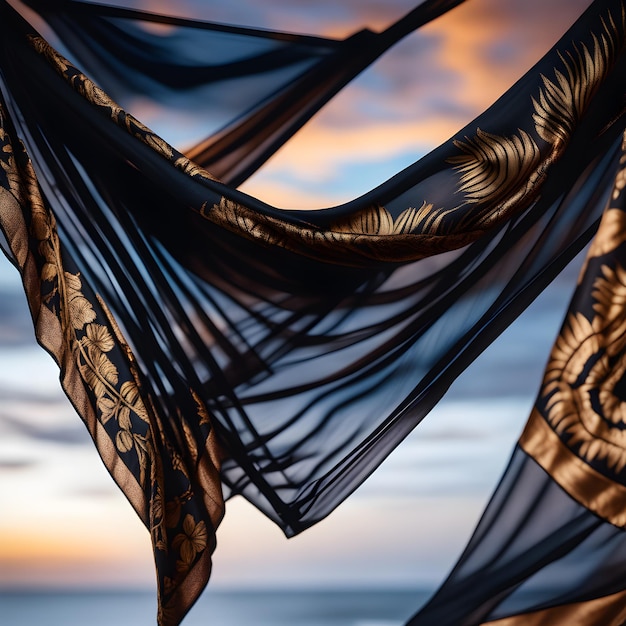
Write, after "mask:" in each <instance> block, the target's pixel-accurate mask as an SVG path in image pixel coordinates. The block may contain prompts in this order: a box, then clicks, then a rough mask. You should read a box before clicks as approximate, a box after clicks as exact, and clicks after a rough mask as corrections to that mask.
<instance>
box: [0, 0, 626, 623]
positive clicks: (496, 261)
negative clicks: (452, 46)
mask: <svg viewBox="0 0 626 626" xmlns="http://www.w3.org/2000/svg"><path fill="white" fill-rule="evenodd" d="M456 4H458V2H436V1H427V2H424V3H423V4H421V5H420V6H418V7H417V8H416V9H415V11H413V12H412V13H410V14H409V16H408V17H407V20H408V21H402V20H401V21H400V22H399V23H398V24H399V25H395V26H392V27H391V28H390V29H389V31H385V33H389V32H391V33H392V34H393V36H390V35H385V33H383V34H382V35H380V39H378V38H377V37H378V36H376V35H372V34H367V35H362V36H363V37H370V38H372V41H378V42H379V43H377V44H376V45H375V46H374V47H373V48H372V49H370V48H369V46H367V47H366V50H367V51H366V52H362V51H363V48H362V47H361V46H351V45H350V44H348V43H346V42H332V41H327V40H320V39H316V38H301V37H288V36H284V35H273V34H263V35H261V34H259V33H258V31H250V30H249V29H236V28H230V27H228V28H227V27H217V26H214V25H206V24H197V23H191V22H189V21H187V20H180V19H175V18H163V17H159V16H155V15H149V14H143V13H138V12H136V11H133V12H130V13H129V12H126V11H123V10H120V11H118V10H112V9H110V8H108V7H100V6H98V5H89V6H88V7H87V6H85V5H83V4H82V3H78V2H54V3H45V5H44V4H43V3H41V4H39V3H34V2H33V3H31V5H32V7H33V8H34V9H39V10H41V15H42V17H43V18H45V20H47V22H48V23H49V25H50V26H51V27H52V28H54V29H56V30H57V36H58V37H59V38H60V40H61V41H62V43H63V46H64V48H65V49H66V50H67V51H68V53H71V54H72V55H73V56H74V57H75V59H74V62H70V61H68V60H67V59H66V58H65V57H63V56H61V55H60V54H59V52H58V51H57V50H55V49H54V48H52V47H51V46H50V44H49V43H48V42H47V41H46V40H45V39H44V38H42V37H41V35H39V34H38V33H37V32H35V31H34V30H33V28H32V26H30V25H29V24H28V23H26V22H25V21H24V20H23V19H22V18H21V17H20V16H19V15H18V14H17V13H16V12H15V11H14V10H13V9H12V8H11V7H10V6H9V5H8V4H7V3H6V2H0V18H1V20H0V31H1V34H2V36H1V39H0V87H1V94H2V98H1V100H0V122H1V124H0V141H1V142H2V150H1V151H0V165H1V166H2V167H1V169H0V224H1V226H2V228H3V231H4V233H5V237H6V240H7V246H6V253H7V256H8V257H9V259H10V260H12V261H13V263H14V264H15V265H16V267H17V268H18V269H19V271H20V272H21V275H22V278H23V282H24V286H25V291H26V295H27V298H28V301H29V304H30V307H31V311H32V314H33V321H34V326H35V331H36V333H37V337H38V339H39V341H40V342H41V344H42V345H43V346H44V348H46V349H47V350H48V351H49V352H50V353H51V354H52V356H53V357H54V358H55V359H56V361H57V362H58V364H59V366H60V368H61V381H62V384H63V387H64V389H65V391H66V393H67V394H68V396H69V398H70V400H71V401H72V402H73V404H74V406H75V407H76V409H77V411H78V413H79V414H80V416H81V417H82V418H83V419H84V420H85V422H86V424H87V426H88V428H89V430H90V432H91V434H92V436H93V438H94V442H95V444H96V446H97V448H98V450H99V452H100V454H101V456H102V458H103V460H104V462H105V464H106V466H107V467H108V469H109V471H110V472H111V474H112V475H113V477H114V478H115V480H116V481H117V482H118V484H119V485H120V487H121V488H122V490H123V491H124V493H125V494H126V495H127V497H128V498H129V500H130V501H131V503H132V505H133V506H134V507H135V509H136V510H137V512H138V513H139V515H140V516H141V518H142V519H143V520H144V522H145V523H146V525H147V526H148V528H149V530H150V532H151V537H152V540H153V545H154V551H155V561H156V566H157V574H158V582H159V600H160V609H159V622H160V623H161V624H163V625H169V624H177V623H179V621H180V620H181V619H182V617H183V616H184V614H185V613H186V611H187V610H188V609H189V607H190V606H191V604H192V603H193V601H194V600H195V599H196V597H197V596H198V594H199V593H200V592H201V591H202V589H203V588H204V586H205V584H206V582H207V580H208V577H209V572H210V555H211V552H212V549H213V547H214V532H215V528H216V527H217V525H218V524H219V521H220V519H221V516H222V515H223V497H224V496H226V497H228V496H230V495H232V494H242V495H243V496H244V497H246V498H247V499H248V500H249V501H250V502H252V503H253V504H254V505H255V506H257V507H258V508H259V509H260V510H262V511H263V512H264V513H265V514H266V515H268V516H269V517H270V518H271V519H273V520H274V521H275V522H276V523H277V524H279V525H280V526H281V527H282V528H283V529H284V531H285V533H286V534H288V535H293V534H295V533H298V532H300V531H302V530H303V529H305V528H307V527H309V526H310V525H312V524H314V523H316V522H317V521H319V520H320V519H322V518H323V517H325V516H326V515H328V514H329V513H330V512H331V511H332V510H333V509H334V508H335V507H336V506H337V505H338V504H339V503H340V502H342V501H343V500H344V499H345V498H346V497H347V496H348V495H349V494H350V493H351V492H352V491H353V490H354V489H356V488H357V487H358V486H359V484H361V482H362V481H363V480H364V479H365V478H366V477H367V476H368V475H369V474H370V473H371V472H373V471H374V470H375V469H376V467H377V466H378V464H379V463H380V462H381V461H382V460H383V459H384V458H385V457H386V456H387V455H388V454H389V452H390V451H391V450H392V449H393V448H394V447H395V446H396V445H397V444H398V443H399V442H400V441H401V440H402V439H403V438H404V437H405V436H406V435H407V433H409V432H410V431H411V430H412V429H413V428H414V427H415V426H416V425H417V424H418V423H419V422H420V420H421V419H422V418H423V417H424V415H426V414H427V413H428V411H429V410H430V409H431V408H432V406H434V405H435V404H436V403H437V402H438V401H439V399H440V398H441V397H442V396H443V394H444V393H445V391H446V389H447V388H448V386H449V385H450V384H451V382H452V381H453V380H454V379H455V377H456V376H457V375H458V374H459V373H460V372H461V371H463V369H464V368H465V367H466V366H467V365H468V364H469V363H470V362H471V360H472V359H473V358H475V357H476V356H477V355H478V354H479V353H480V352H481V350H483V349H484V348H485V347H486V346H487V345H488V344H489V343H490V342H491V341H492V340H493V339H494V338H495V337H496V336H497V335H498V334H499V333H500V332H501V331H502V330H503V329H504V328H505V327H506V326H507V324H508V323H510V322H511V321H512V320H513V319H514V318H515V317H516V316H517V315H519V314H520V313H521V312H522V311H523V309H524V308H525V307H526V306H527V305H528V304H529V303H530V302H531V301H532V299H533V298H534V297H535V296H536V295H537V294H538V293H539V292H540V291H541V290H542V289H543V288H544V287H545V286H546V285H547V284H548V283H549V282H550V280H551V279H552V278H554V276H556V275H557V274H558V272H559V271H560V270H561V269H562V268H563V267H564V266H565V264H566V263H567V262H568V261H569V260H570V259H571V258H572V257H573V256H574V255H575V254H576V253H577V252H578V251H579V250H580V249H582V247H583V246H584V245H585V244H586V243H587V242H588V240H589V238H590V237H591V236H592V234H593V232H594V230H595V228H596V224H597V221H598V219H599V217H600V215H601V213H602V210H603V208H604V206H605V205H606V202H607V200H608V199H609V198H610V196H611V190H612V189H613V186H614V183H615V180H616V176H617V173H618V172H619V171H620V170H619V168H620V158H621V154H622V153H621V143H622V133H623V131H624V123H623V119H622V113H623V106H624V104H623V84H624V73H625V62H626V59H625V58H624V53H623V50H624V38H625V30H626V26H625V18H624V9H623V6H622V3H621V2H617V1H615V0H597V1H596V2H594V3H593V5H592V6H591V7H590V9H589V10H588V11H587V12H586V13H585V14H584V15H583V16H582V17H581V19H580V20H578V21H577V22H576V23H575V24H574V25H573V26H572V28H571V29H570V31H569V32H568V33H567V34H566V35H565V36H564V37H563V38H562V40H561V41H559V42H558V43H557V44H556V46H555V47H554V48H553V49H552V50H551V51H550V52H549V53H548V54H547V55H546V56H545V57H544V58H543V59H542V60H541V61H540V62H539V64H538V65H537V66H536V67H534V68H533V69H532V70H531V71H530V72H529V73H528V74H527V75H525V76H524V77H523V78H522V79H521V80H520V81H519V82H518V83H516V84H515V85H514V86H513V87H512V88H511V89H510V91H508V92H507V93H506V94H505V95H504V96H503V97H502V98H501V99H500V100H499V101H498V102H497V103H496V104H495V105H493V107H491V108H490V109H488V110H487V111H486V112H485V113H484V114H482V115H481V116H480V117H478V118H477V119H476V120H475V121H473V122H472V123H471V124H469V125H468V126H467V127H466V128H465V129H463V130H461V131H460V132H459V133H458V134H457V135H455V137H453V138H452V139H450V140H449V141H448V142H446V143H444V144H443V145H442V146H440V147H439V148H438V149H436V150H434V151H433V152H432V153H430V154H429V155H427V156H426V157H424V158H423V159H421V160H420V161H418V162H416V163H415V164H414V165H412V166H410V167H409V168H407V169H405V170H403V171H402V172H400V173H398V174H397V175H396V176H394V177H393V178H392V179H390V180H389V181H387V182H386V183H384V184H382V185H381V186H379V187H377V188H376V189H374V190H372V191H370V192H368V193H366V194H365V195H363V196H362V197H360V198H357V199H355V200H353V201H351V202H348V203H346V204H343V205H341V206H336V207H331V208H320V209H319V210H315V211H309V212H305V213H303V212H300V211H291V210H279V209H277V208H275V207H272V206H269V205H267V204H265V203H263V202H261V201H260V200H258V199H255V198H253V197H250V196H249V195H246V194H244V193H242V192H240V191H238V190H237V189H236V188H235V187H234V186H233V185H232V183H233V182H236V181H240V180H242V179H243V178H245V176H247V175H248V174H249V173H250V172H251V171H253V170H254V169H255V168H256V167H257V166H258V165H260V163H262V162H263V160H264V159H265V158H266V156H267V155H268V154H270V153H271V152H272V151H273V150H275V149H276V148H277V147H278V146H279V145H280V144H281V143H282V142H283V141H285V140H286V139H287V138H288V137H289V136H290V134H291V133H292V132H294V131H295V130H296V129H297V128H298V127H299V126H300V125H301V124H302V123H303V122H304V121H306V119H308V117H310V115H311V114H312V113H313V112H314V111H315V110H317V108H319V106H321V105H322V104H323V102H324V101H325V100H326V99H327V98H329V97H330V96H331V95H332V94H333V93H335V92H336V91H337V89H339V88H340V87H341V85H342V84H344V83H345V81H346V80H348V79H349V78H350V77H351V76H354V75H355V73H356V72H357V71H358V70H359V69H360V68H362V67H364V66H365V65H367V63H369V62H371V61H372V60H373V58H375V56H376V55H378V54H381V53H382V52H383V51H384V49H385V48H386V47H388V46H389V45H391V43H392V42H393V41H394V40H396V39H397V37H399V36H401V35H402V34H403V33H405V32H407V30H408V29H410V28H413V27H414V26H418V25H420V24H422V23H425V22H426V21H428V20H430V19H432V18H433V17H435V16H437V15H438V14H440V13H441V12H443V11H445V10H447V9H449V8H451V7H453V6H454V5H456ZM44 6H45V10H44V8H42V7H44ZM144 21H145V22H150V23H155V22H156V23H163V24H166V25H168V27H172V28H174V31H167V32H168V33H170V34H168V35H166V36H165V35H158V34H156V33H155V32H153V31H151V30H146V29H145V28H142V27H141V24H142V22H144ZM409 27H410V28H409ZM178 29H180V32H179V33H178V34H179V35H180V37H178V36H177V34H176V33H177V32H178ZM217 35H219V36H220V37H222V36H223V37H222V39H221V44H222V46H223V47H224V55H223V57H222V56H220V59H219V60H218V62H217V63H207V62H206V58H205V53H204V52H203V47H204V46H205V45H208V43H206V42H207V41H208V38H210V37H213V36H217ZM359 36H361V35H359ZM242 39H243V40H246V41H249V42H251V46H252V48H253V49H254V50H253V52H252V53H251V55H250V56H249V57H245V58H244V59H242V58H239V57H237V54H240V52H241V50H242V48H241V41H242ZM347 41H348V42H349V41H350V39H348V40H347ZM181 42H182V43H181ZM229 42H230V43H229ZM231 44H232V45H233V46H235V47H234V48H231V47H230V46H231ZM255 46H257V47H256V48H255ZM146 49H148V50H151V54H150V55H147V56H146V55H144V54H143V51H144V50H146ZM228 49H230V53H228ZM120 50H125V53H124V54H121V53H120ZM233 50H234V52H233ZM372 50H374V52H372ZM190 51H191V52H193V54H191V52H190ZM329 59H332V63H331V65H332V67H331V70H332V71H330V73H329V74H327V72H329V68H328V60H329ZM76 63H79V64H80V67H81V69H82V66H83V65H84V67H89V68H90V69H91V72H93V75H94V78H96V80H97V82H98V83H100V82H102V84H103V85H110V87H111V89H112V91H115V90H117V89H119V90H120V93H121V94H122V95H124V97H125V98H128V99H129V102H132V98H133V94H132V91H133V90H134V91H135V92H136V93H139V92H140V93H141V97H142V98H152V99H154V101H155V102H157V103H158V104H159V106H164V107H166V108H167V107H168V106H170V105H169V100H168V99H169V97H170V95H171V93H175V95H176V98H175V99H174V103H173V104H172V107H174V108H175V109H177V108H178V107H179V102H178V100H179V98H180V97H183V96H184V97H185V98H187V97H189V98H194V97H195V96H196V94H197V93H198V90H200V91H201V92H202V93H205V91H204V88H205V87H206V86H207V85H210V86H211V89H210V90H208V91H206V94H208V97H213V96H211V95H210V94H211V93H213V89H214V88H215V89H216V90H217V93H218V94H223V95H224V98H225V100H224V102H228V95H229V94H228V93H226V92H228V91H229V90H228V89H226V87H225V86H224V85H222V83H221V81H219V80H218V81H217V82H215V81H214V79H215V75H216V73H217V74H218V75H219V74H220V72H222V73H223V74H224V75H225V74H226V73H228V72H230V71H232V74H229V78H228V84H229V85H231V84H232V85H237V84H239V83H241V84H242V87H241V88H242V89H250V90H251V91H250V92H249V93H253V92H254V93H255V94H256V96H254V98H251V99H250V101H249V102H250V103H251V104H250V106H247V108H243V109H230V108H229V106H225V107H223V108H220V98H219V97H217V100H218V102H217V110H218V114H216V118H215V119H217V120H218V121H217V122H215V121H214V122H213V123H214V124H217V127H218V128H222V131H218V132H217V134H216V135H213V137H212V138H209V139H208V140H205V141H202V142H200V143H198V144H197V147H196V148H192V149H191V150H190V151H189V153H188V154H191V155H193V156H194V159H195V160H190V159H189V158H188V156H185V155H184V154H183V153H182V152H180V151H179V150H177V149H176V148H174V147H172V146H170V145H169V144H168V143H167V142H165V141H164V140H163V139H162V138H161V137H159V136H157V135H155V134H154V133H152V132H151V131H150V130H149V129H148V128H146V127H145V126H144V125H143V124H142V123H141V122H139V121H138V120H137V119H136V118H135V117H133V116H132V115H130V113H128V112H127V111H126V110H124V109H123V108H122V107H120V106H119V105H118V104H117V103H116V102H115V101H114V100H112V99H111V98H110V96H109V94H108V93H107V92H106V91H105V90H103V89H102V88H101V87H99V86H97V85H96V83H94V82H92V80H91V78H90V77H87V76H86V75H85V74H83V73H82V71H81V69H79V67H77V65H76ZM268 63H269V69H268V67H267V64H268ZM264 64H266V65H265V66H264ZM161 69H162V70H163V71H162V72H161ZM277 69H280V71H279V72H278V73H277V74H276V73H275V70H277ZM168 77H169V78H168ZM260 79H261V80H260ZM266 80H267V82H266ZM301 80H302V81H304V84H305V87H306V88H304V90H303V91H301V89H300V86H301V84H302V83H300V82H299V81H301ZM214 82H215V84H213V83H214ZM292 85H298V87H297V88H295V89H292ZM131 87H132V89H131ZM129 90H130V91H129ZM168 94H169V95H168ZM301 96H302V98H303V99H302V100H300V99H299V98H300V97H301ZM247 104H248V103H246V105H247ZM285 104H288V105H289V106H287V107H286V106H285ZM181 106H182V105H181ZM273 120H276V121H277V124H276V127H274V126H273V122H272V123H270V121H273ZM242 151H243V153H244V154H246V155H247V154H250V155H251V157H250V160H249V161H246V163H244V164H243V165H242V167H241V168H240V169H238V166H237V167H236V166H235V165H233V163H234V162H238V161H239V160H240V158H241V153H242ZM244 160H246V159H244ZM202 165H209V167H210V169H209V170H207V169H205V168H204V167H202ZM211 169H212V170H213V171H211ZM216 172H217V173H218V174H219V177H220V178H222V179H223V180H217V177H216V176H215V173H216ZM228 183H230V184H228Z"/></svg>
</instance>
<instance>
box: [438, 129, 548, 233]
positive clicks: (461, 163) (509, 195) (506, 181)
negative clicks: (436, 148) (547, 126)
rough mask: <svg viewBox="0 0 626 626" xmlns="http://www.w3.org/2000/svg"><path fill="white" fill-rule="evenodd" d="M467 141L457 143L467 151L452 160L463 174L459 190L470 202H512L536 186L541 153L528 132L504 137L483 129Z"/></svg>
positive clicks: (509, 203) (491, 218) (521, 131)
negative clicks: (535, 172)
mask: <svg viewBox="0 0 626 626" xmlns="http://www.w3.org/2000/svg"><path fill="white" fill-rule="evenodd" d="M466 140H467V141H466V142H463V141H456V140H455V142H454V145H455V146H456V147H457V148H459V150H461V151H462V152H464V153H465V154H463V155H460V156H456V157H452V158H450V159H449V161H450V163H453V164H455V169H457V170H458V171H459V172H460V174H461V182H460V185H459V191H461V192H463V193H464V194H465V201H466V202H469V203H477V204H480V203H489V204H491V205H493V204H497V203H506V205H511V204H513V203H515V202H517V201H519V199H520V197H522V196H524V195H526V194H527V193H528V192H529V191H530V190H531V189H532V187H533V185H534V184H535V182H536V179H537V177H538V174H533V172H534V171H535V170H536V169H537V167H538V165H539V163H540V161H541V155H540V153H539V148H538V147H537V144H536V143H535V141H534V140H533V138H532V137H531V136H530V135H529V134H528V133H526V132H525V131H523V130H520V131H519V134H518V135H513V136H512V137H500V136H498V135H492V134H491V133H487V132H485V131H483V130H481V129H480V128H479V129H477V131H476V137H474V138H473V139H468V138H467V137H466ZM515 190H518V191H515ZM488 219H489V221H491V220H493V217H489V218H488Z"/></svg>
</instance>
